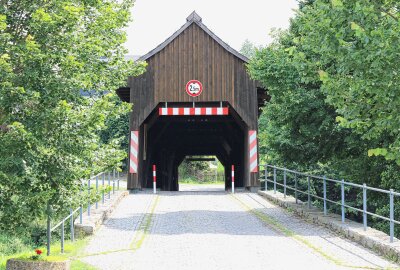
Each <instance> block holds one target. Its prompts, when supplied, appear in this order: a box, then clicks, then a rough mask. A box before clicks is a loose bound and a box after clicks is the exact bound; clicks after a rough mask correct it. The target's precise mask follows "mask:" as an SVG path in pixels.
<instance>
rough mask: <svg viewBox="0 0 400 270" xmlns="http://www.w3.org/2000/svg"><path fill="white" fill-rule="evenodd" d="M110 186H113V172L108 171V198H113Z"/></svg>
mask: <svg viewBox="0 0 400 270" xmlns="http://www.w3.org/2000/svg"><path fill="white" fill-rule="evenodd" d="M110 187H111V173H110V172H108V198H109V199H110V198H111V189H110Z"/></svg>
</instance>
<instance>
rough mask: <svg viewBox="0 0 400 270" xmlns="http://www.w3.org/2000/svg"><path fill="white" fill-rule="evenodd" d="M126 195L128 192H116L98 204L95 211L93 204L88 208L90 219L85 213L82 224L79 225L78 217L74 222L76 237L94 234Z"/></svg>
mask: <svg viewBox="0 0 400 270" xmlns="http://www.w3.org/2000/svg"><path fill="white" fill-rule="evenodd" d="M128 194H129V192H128V191H117V192H115V194H112V195H111V197H110V199H107V200H106V201H105V203H104V204H103V203H102V202H99V203H98V205H99V207H98V209H96V208H95V204H93V205H92V207H91V208H90V217H89V216H88V215H87V212H84V213H83V215H82V217H83V218H82V224H80V220H79V217H78V218H77V219H76V220H75V222H74V225H75V232H76V233H77V234H78V235H80V234H83V235H93V234H95V232H96V230H97V229H98V228H99V227H100V225H101V224H103V222H104V221H105V220H107V219H108V218H109V217H110V215H111V213H112V212H113V211H114V209H115V208H116V207H117V205H118V204H119V202H120V201H121V200H122V199H123V198H124V197H125V196H127V195H128Z"/></svg>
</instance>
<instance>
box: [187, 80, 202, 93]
mask: <svg viewBox="0 0 400 270" xmlns="http://www.w3.org/2000/svg"><path fill="white" fill-rule="evenodd" d="M191 83H198V84H199V85H200V91H199V92H198V93H197V94H192V93H190V92H189V89H188V88H189V84H191ZM202 92H203V84H202V83H201V82H200V81H198V80H190V81H188V82H187V84H186V93H187V94H188V95H189V96H191V97H198V96H200V95H201V93H202Z"/></svg>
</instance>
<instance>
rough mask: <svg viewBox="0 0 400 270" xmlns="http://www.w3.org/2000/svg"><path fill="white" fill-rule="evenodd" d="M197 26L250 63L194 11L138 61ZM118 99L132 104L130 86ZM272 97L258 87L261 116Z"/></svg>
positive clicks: (122, 88) (118, 93)
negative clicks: (182, 23)
mask: <svg viewBox="0 0 400 270" xmlns="http://www.w3.org/2000/svg"><path fill="white" fill-rule="evenodd" d="M192 24H197V25H198V26H199V27H200V28H201V29H203V30H204V31H205V32H206V33H207V34H208V35H210V36H211V37H212V38H213V39H214V40H215V41H216V42H217V43H218V44H219V45H221V46H222V47H223V48H225V50H227V51H228V52H230V53H231V54H233V55H235V56H236V57H237V58H239V59H241V60H242V61H243V62H244V63H246V64H247V63H248V62H249V59H248V58H247V57H246V56H244V55H243V54H241V53H240V52H238V51H236V50H235V49H233V48H232V47H230V46H229V45H228V44H227V43H225V42H224V41H223V40H222V39H220V38H219V37H218V36H217V35H216V34H214V33H213V32H212V31H211V30H210V29H208V27H207V26H206V25H204V24H203V23H202V18H201V17H200V16H199V15H198V14H197V13H196V12H195V11H193V12H192V13H191V14H190V15H189V16H188V17H187V18H186V23H185V24H184V25H183V26H182V27H181V28H180V29H179V30H178V31H176V32H175V33H174V34H172V36H170V37H169V38H167V39H166V40H165V41H164V42H163V43H161V44H160V45H158V46H157V47H156V48H154V49H153V50H151V51H150V52H148V53H147V54H145V55H143V56H141V57H139V59H138V60H137V61H146V60H147V59H149V58H150V57H152V56H154V55H155V54H156V53H158V52H160V51H161V50H163V49H164V48H165V47H166V46H167V45H168V44H169V43H171V42H172V41H173V40H174V39H175V38H176V37H177V36H179V35H180V34H181V33H182V32H183V31H185V30H186V29H187V28H188V27H189V26H190V25H192ZM116 92H117V95H118V97H119V98H120V99H121V100H122V101H125V102H130V88H129V87H128V86H124V87H120V88H118V89H117V90H116ZM269 99H270V97H269V96H268V94H267V91H266V90H265V89H264V88H262V87H261V86H258V87H257V101H258V102H257V104H258V111H259V115H260V114H261V110H262V107H263V106H264V105H265V103H266V102H268V101H269Z"/></svg>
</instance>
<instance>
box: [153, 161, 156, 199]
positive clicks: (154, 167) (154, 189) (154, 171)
mask: <svg viewBox="0 0 400 270" xmlns="http://www.w3.org/2000/svg"><path fill="white" fill-rule="evenodd" d="M153 193H154V194H156V193H157V175H156V165H153Z"/></svg>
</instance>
